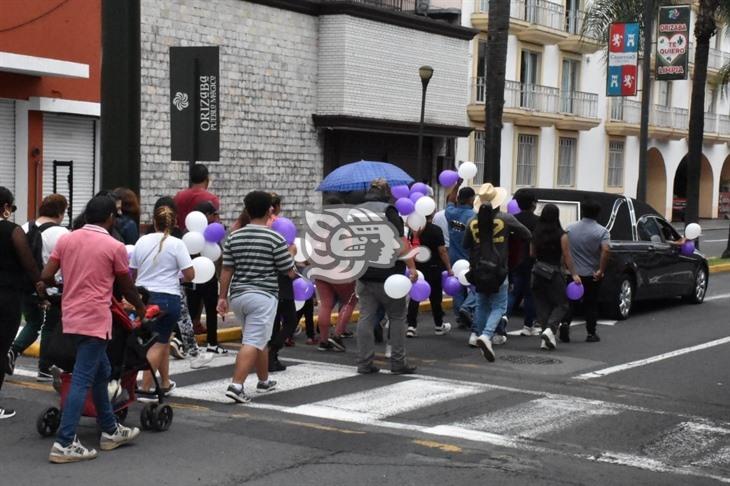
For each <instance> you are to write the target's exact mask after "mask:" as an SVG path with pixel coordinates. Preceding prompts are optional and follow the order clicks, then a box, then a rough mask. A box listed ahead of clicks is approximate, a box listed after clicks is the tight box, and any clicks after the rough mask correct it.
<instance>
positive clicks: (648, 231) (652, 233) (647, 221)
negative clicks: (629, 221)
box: [636, 218, 662, 243]
mask: <svg viewBox="0 0 730 486" xmlns="http://www.w3.org/2000/svg"><path fill="white" fill-rule="evenodd" d="M636 227H637V229H638V232H639V238H640V239H641V241H651V242H652V243H661V242H662V236H661V232H660V230H659V227H658V226H657V224H656V221H655V220H654V218H641V219H640V220H639V223H638V224H637V225H636Z"/></svg>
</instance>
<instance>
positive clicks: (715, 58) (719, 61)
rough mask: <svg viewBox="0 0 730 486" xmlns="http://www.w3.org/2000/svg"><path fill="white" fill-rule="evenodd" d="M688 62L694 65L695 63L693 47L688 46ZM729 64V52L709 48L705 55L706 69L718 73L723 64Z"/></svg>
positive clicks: (692, 45)
mask: <svg viewBox="0 0 730 486" xmlns="http://www.w3.org/2000/svg"><path fill="white" fill-rule="evenodd" d="M689 62H690V63H691V64H694V62H695V45H694V44H690V46H689ZM729 62H730V52H725V51H721V50H720V49H715V48H713V47H710V52H709V54H708V55H707V68H708V69H712V70H714V71H719V70H720V68H722V67H723V66H724V65H725V64H727V63H729Z"/></svg>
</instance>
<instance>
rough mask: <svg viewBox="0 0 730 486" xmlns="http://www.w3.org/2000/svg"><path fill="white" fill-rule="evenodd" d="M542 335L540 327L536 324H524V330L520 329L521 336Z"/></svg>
mask: <svg viewBox="0 0 730 486" xmlns="http://www.w3.org/2000/svg"><path fill="white" fill-rule="evenodd" d="M539 335H540V329H538V328H537V327H535V326H532V327H530V326H522V330H521V331H520V336H527V337H529V336H539Z"/></svg>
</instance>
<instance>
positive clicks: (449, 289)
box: [443, 276, 464, 297]
mask: <svg viewBox="0 0 730 486" xmlns="http://www.w3.org/2000/svg"><path fill="white" fill-rule="evenodd" d="M443 288H444V292H446V295H450V296H452V297H453V296H455V295H456V294H458V293H460V292H461V291H462V290H463V289H464V287H463V286H462V285H461V282H459V279H458V278H456V277H454V276H450V277H446V279H445V280H444V284H443Z"/></svg>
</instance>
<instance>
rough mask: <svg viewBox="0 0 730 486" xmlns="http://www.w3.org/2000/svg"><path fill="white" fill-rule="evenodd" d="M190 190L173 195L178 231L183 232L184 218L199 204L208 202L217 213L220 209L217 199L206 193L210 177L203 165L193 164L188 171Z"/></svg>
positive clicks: (213, 195) (210, 193)
mask: <svg viewBox="0 0 730 486" xmlns="http://www.w3.org/2000/svg"><path fill="white" fill-rule="evenodd" d="M190 182H191V185H190V188H189V189H185V190H184V191H180V192H178V193H177V194H175V198H174V200H175V205H176V206H177V225H178V226H179V227H180V229H182V230H185V229H186V228H185V218H186V217H187V215H188V213H190V212H191V211H192V210H193V208H195V206H197V205H198V204H200V203H201V202H205V201H209V202H211V203H212V204H213V207H215V210H216V211H218V210H220V208H221V202H220V199H218V197H217V196H216V195H215V194H213V193H212V192H209V191H208V185H210V176H209V174H208V168H207V167H206V166H204V165H203V164H195V165H193V166H192V168H191V169H190Z"/></svg>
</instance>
